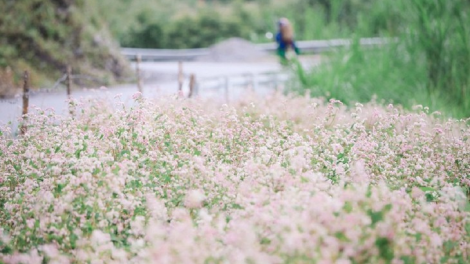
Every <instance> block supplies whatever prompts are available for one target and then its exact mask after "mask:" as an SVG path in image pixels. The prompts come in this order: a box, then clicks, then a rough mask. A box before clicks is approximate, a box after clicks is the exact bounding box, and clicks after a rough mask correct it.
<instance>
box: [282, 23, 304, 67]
mask: <svg viewBox="0 0 470 264" xmlns="http://www.w3.org/2000/svg"><path fill="white" fill-rule="evenodd" d="M278 27H279V30H278V32H277V34H276V42H277V44H278V47H277V53H278V55H279V56H280V57H281V63H283V64H285V63H287V57H286V54H287V52H288V51H289V49H290V48H291V49H293V50H294V52H295V54H297V55H299V53H300V50H299V48H298V47H297V45H295V41H294V30H293V28H292V25H291V24H290V22H289V20H288V19H287V18H285V17H283V18H281V19H279V21H278Z"/></svg>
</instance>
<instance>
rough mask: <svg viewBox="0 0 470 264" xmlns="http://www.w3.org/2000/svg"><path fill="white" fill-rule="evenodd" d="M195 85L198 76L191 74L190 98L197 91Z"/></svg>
mask: <svg viewBox="0 0 470 264" xmlns="http://www.w3.org/2000/svg"><path fill="white" fill-rule="evenodd" d="M195 86H196V76H195V75H194V74H191V76H189V94H188V98H191V97H192V96H193V94H194V92H195Z"/></svg>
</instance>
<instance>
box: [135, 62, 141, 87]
mask: <svg viewBox="0 0 470 264" xmlns="http://www.w3.org/2000/svg"><path fill="white" fill-rule="evenodd" d="M135 61H136V63H135V71H136V75H137V89H138V90H139V92H141V93H142V80H141V78H140V62H141V61H142V58H141V56H140V54H137V56H136V60H135Z"/></svg>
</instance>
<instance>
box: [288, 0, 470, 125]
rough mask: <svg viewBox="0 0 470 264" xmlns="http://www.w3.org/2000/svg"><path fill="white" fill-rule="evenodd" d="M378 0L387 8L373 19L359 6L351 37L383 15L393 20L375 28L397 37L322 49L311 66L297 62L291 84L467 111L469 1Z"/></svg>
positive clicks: (348, 98)
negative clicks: (321, 60) (368, 45)
mask: <svg viewBox="0 0 470 264" xmlns="http://www.w3.org/2000/svg"><path fill="white" fill-rule="evenodd" d="M338 2H341V1H338ZM379 4H381V5H383V6H387V7H389V9H388V13H386V14H385V15H384V16H383V17H380V19H379V18H377V16H374V15H371V16H370V17H367V16H366V14H367V10H360V11H361V12H359V15H358V17H363V18H364V19H359V21H360V24H358V27H357V29H356V32H355V34H354V35H352V37H353V38H356V39H357V38H359V37H367V36H368V33H371V31H370V28H371V26H372V25H373V24H375V23H379V22H380V21H382V24H384V23H385V22H387V21H389V22H394V23H393V24H391V26H390V29H389V30H386V31H384V32H382V33H381V34H382V36H385V37H390V36H393V37H397V42H394V43H391V44H390V45H386V46H383V47H381V48H377V49H372V50H369V49H364V48H361V47H359V46H358V45H352V47H351V48H349V49H344V50H339V51H336V52H332V53H330V54H328V60H327V62H326V63H325V64H324V65H322V66H321V67H319V68H318V69H313V70H312V71H311V72H305V71H304V70H303V69H300V68H297V72H298V77H299V80H300V84H301V85H300V86H298V87H296V88H295V89H296V90H297V91H299V92H300V93H304V92H305V91H309V92H310V94H311V95H312V96H324V97H326V98H336V99H341V100H342V101H343V102H346V103H352V104H354V102H368V101H370V100H371V99H372V98H373V97H377V100H378V101H383V102H384V103H389V102H393V103H400V104H402V105H404V106H405V107H407V108H410V107H412V106H413V105H415V104H422V105H425V106H428V107H430V108H431V111H442V112H444V113H445V114H446V115H450V116H454V117H468V116H470V98H469V96H468V93H469V84H470V78H469V75H468V72H470V63H469V61H470V45H469V42H468V38H469V37H470V26H469V25H470V17H469V16H468V11H469V10H470V5H469V4H468V3H467V2H466V1H460V0H459V1H452V2H447V1H444V0H439V1H425V0H413V1H388V0H381V1H376V5H379ZM361 14H362V15H361ZM366 17H367V19H366ZM397 18H398V19H397ZM377 19H379V22H377ZM387 23H388V22H387ZM361 25H362V26H361Z"/></svg>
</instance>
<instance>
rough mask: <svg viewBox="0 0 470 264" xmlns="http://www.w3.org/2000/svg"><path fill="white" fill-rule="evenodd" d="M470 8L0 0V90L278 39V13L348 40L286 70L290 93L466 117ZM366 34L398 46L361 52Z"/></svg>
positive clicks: (112, 80) (298, 28) (312, 32)
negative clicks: (132, 51)
mask: <svg viewBox="0 0 470 264" xmlns="http://www.w3.org/2000/svg"><path fill="white" fill-rule="evenodd" d="M469 11H470V1H467V0H179V1H174V0H22V1H15V0H1V1H0V12H2V14H1V16H0V96H2V97H9V96H12V95H13V94H15V93H16V92H17V89H18V88H19V87H21V82H22V79H21V78H22V74H23V71H24V70H28V71H29V72H30V76H31V85H32V86H33V87H50V86H52V85H53V84H54V82H55V81H56V80H57V79H58V78H60V76H62V75H63V73H64V72H65V68H66V66H67V65H71V66H72V67H73V69H74V72H76V73H78V74H83V75H86V76H92V77H95V78H99V79H100V80H104V81H103V82H104V84H106V85H113V84H117V83H122V82H126V81H127V80H129V79H130V78H132V76H133V69H132V68H131V67H130V64H129V62H128V61H127V59H126V58H125V57H124V56H123V55H122V54H121V51H120V47H134V48H152V49H187V48H203V47H209V46H211V45H214V44H216V43H219V42H220V41H223V40H225V39H228V38H232V37H240V38H243V39H246V40H248V41H250V42H252V43H270V42H274V39H273V38H274V36H275V34H276V31H277V24H276V23H277V21H278V19H279V18H280V17H286V18H288V19H289V20H290V21H291V23H292V24H293V26H294V30H295V37H296V40H297V41H300V40H327V39H337V38H347V39H352V40H353V45H351V46H349V47H345V48H339V49H335V50H330V51H328V52H325V53H322V54H321V56H322V58H324V59H322V63H321V65H320V66H316V67H303V66H301V65H297V66H296V67H291V68H290V69H287V70H291V71H293V72H294V76H295V77H294V78H295V81H293V82H291V83H290V85H289V86H288V87H286V88H287V89H288V90H290V91H292V92H296V93H299V94H304V93H305V92H306V91H308V92H309V93H310V95H311V96H321V97H325V98H326V99H330V98H335V99H339V100H341V101H343V102H345V103H346V104H353V103H355V102H369V101H371V100H376V101H377V102H378V103H384V104H388V103H395V104H401V105H403V106H404V107H405V108H411V107H412V106H413V105H415V104H422V105H425V106H428V107H430V111H434V110H439V111H441V112H443V113H444V115H445V116H453V117H457V118H461V117H468V116H470V99H469V83H470V43H469V41H470V40H469V38H470V17H469V14H470V12H469ZM364 37H384V38H390V39H392V40H394V41H390V42H389V43H388V44H387V45H382V46H379V47H375V48H370V47H367V48H366V47H363V46H361V45H360V42H359V40H360V38H364ZM76 82H77V84H78V85H88V84H87V80H76Z"/></svg>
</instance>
